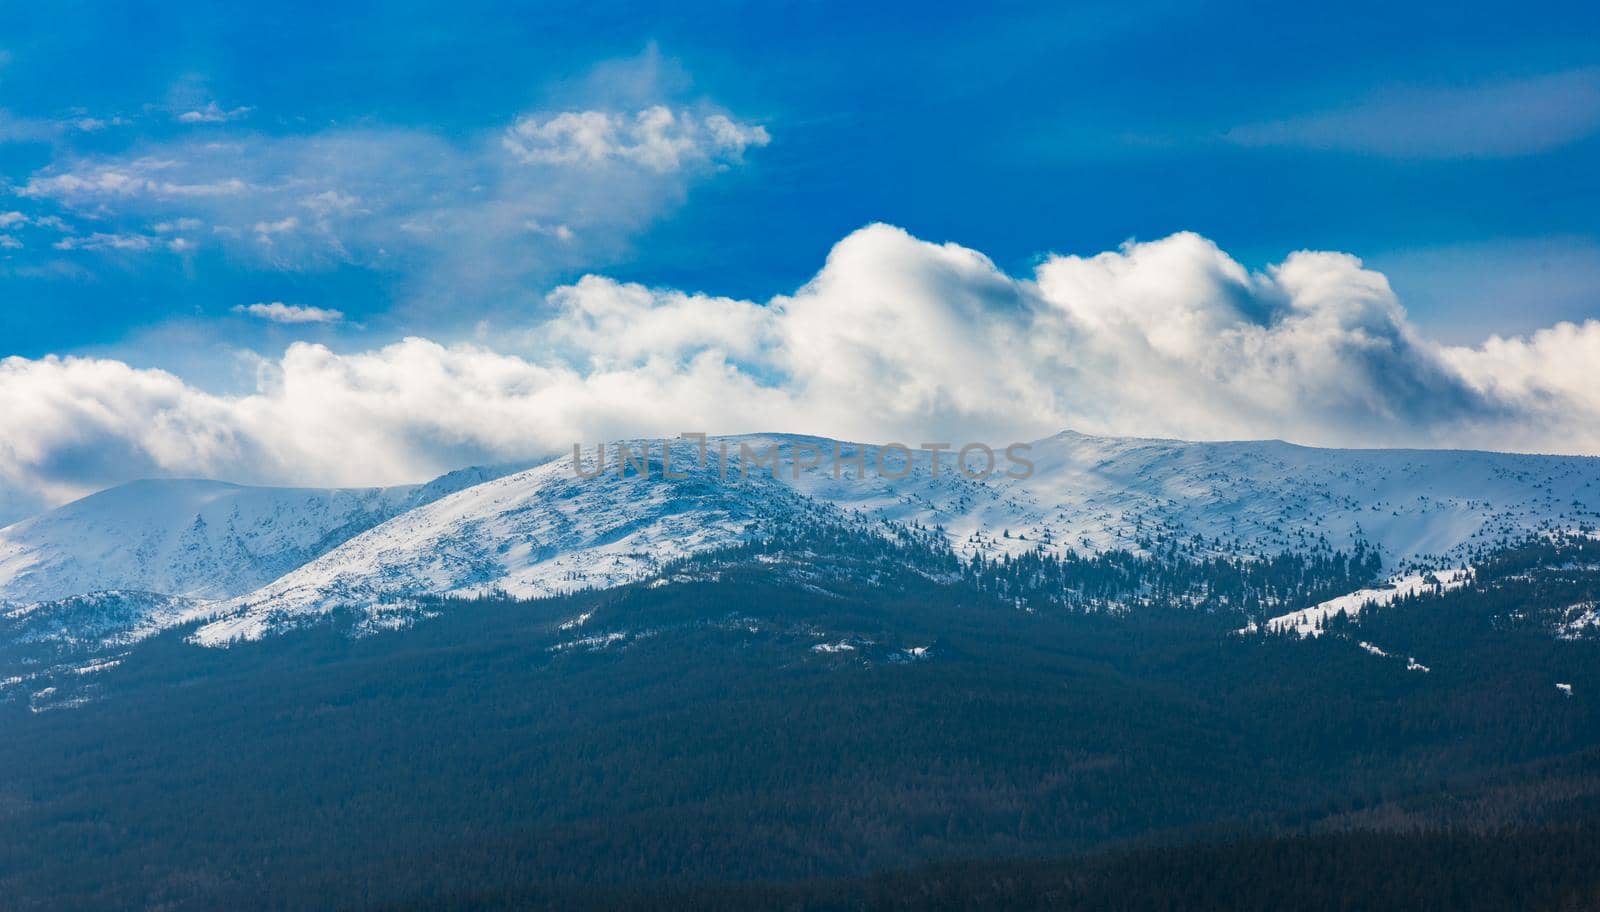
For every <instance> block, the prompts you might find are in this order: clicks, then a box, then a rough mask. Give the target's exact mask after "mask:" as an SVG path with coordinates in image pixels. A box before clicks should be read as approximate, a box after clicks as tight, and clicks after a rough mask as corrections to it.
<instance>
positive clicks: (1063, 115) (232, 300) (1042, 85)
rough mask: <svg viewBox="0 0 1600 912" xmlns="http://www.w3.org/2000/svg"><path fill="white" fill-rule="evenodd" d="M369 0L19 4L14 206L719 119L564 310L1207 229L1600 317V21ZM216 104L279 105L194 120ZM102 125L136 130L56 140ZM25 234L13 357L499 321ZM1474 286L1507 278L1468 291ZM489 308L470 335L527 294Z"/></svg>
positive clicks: (1514, 318) (363, 287) (1448, 12)
mask: <svg viewBox="0 0 1600 912" xmlns="http://www.w3.org/2000/svg"><path fill="white" fill-rule="evenodd" d="M339 6H340V8H338V9H330V5H328V4H295V3H282V4H262V5H253V6H252V5H245V4H239V5H233V4H229V5H219V6H210V5H207V6H197V5H191V4H183V3H152V4H143V3H120V4H109V3H63V4H47V5H32V4H29V5H24V4H11V5H9V6H8V8H7V10H6V11H5V12H0V36H3V37H0V48H3V49H4V52H5V54H6V62H5V64H4V66H3V68H0V107H3V109H4V110H5V112H6V115H5V116H6V118H7V120H6V121H0V124H9V126H4V125H0V136H5V138H6V140H7V141H6V142H5V144H4V145H3V146H0V169H3V179H4V180H5V181H6V182H8V183H9V184H10V185H11V186H12V187H13V188H15V187H17V186H19V185H24V184H26V182H27V180H28V179H29V177H30V176H31V175H33V174H35V173H37V172H39V171H40V170H42V169H46V168H49V167H50V166H51V165H52V163H59V162H61V161H62V160H63V159H64V158H67V157H70V156H72V155H86V154H93V153H102V154H111V155H115V154H129V153H133V152H137V151H138V150H139V149H140V148H141V147H142V146H147V145H149V144H156V143H160V142H171V141H177V140H181V139H183V138H185V137H193V136H194V134H195V133H197V132H199V133H201V134H202V135H205V136H206V137H207V138H218V137H228V138H234V137H242V138H243V139H244V141H245V142H249V141H251V139H253V138H254V139H262V138H270V137H282V136H295V135H307V134H312V133H315V132H316V131H318V130H322V129H328V128H331V127H334V126H350V127H359V126H373V127H382V128H401V129H417V130H424V131H427V132H429V133H431V134H434V135H436V136H438V137H440V138H442V139H444V140H446V141H449V140H457V141H460V140H463V139H464V138H465V137H469V136H471V135H473V134H474V133H477V132H481V131H485V130H492V129H496V128H498V127H500V126H501V125H503V124H505V123H507V122H509V121H511V120H512V119H513V118H515V117H516V116H517V115H519V114H520V113H522V112H526V111H539V110H564V109H567V108H575V107H586V106H589V105H596V104H600V105H614V104H621V103H624V102H630V101H631V102H637V103H639V104H642V103H644V102H646V101H655V100H680V101H695V100H709V101H711V102H712V103H714V104H715V105H717V106H718V107H719V108H721V109H724V110H726V111H728V112H730V113H733V114H734V115H736V116H737V117H739V118H740V119H742V120H746V121H749V122H752V123H758V124H762V125H764V126H765V127H766V128H767V129H768V130H769V131H770V132H771V134H772V136H773V137H774V141H773V142H772V143H771V144H770V145H769V146H768V147H766V148H763V149H761V150H760V151H759V154H753V155H750V156H748V158H747V161H746V163H745V165H744V166H743V167H741V168H738V169H730V171H729V172H728V173H724V174H719V175H716V176H714V177H713V178H712V179H708V180H704V181H700V182H696V185H695V186H693V187H691V188H690V189H689V190H688V192H687V194H686V196H685V198H684V199H683V200H682V202H681V203H674V204H672V205H667V206H662V207H661V208H660V209H658V210H656V211H652V212H651V213H649V215H648V216H647V217H643V218H641V220H640V222H639V223H638V224H636V225H633V226H630V228H629V230H627V231H619V233H618V236H617V237H616V238H615V243H614V244H607V245H604V248H603V249H598V250H595V251H592V252H590V253H588V254H587V255H586V256H585V257H583V258H582V260H581V261H563V262H558V263H553V264H551V266H550V267H549V268H548V270H537V271H533V272H530V273H528V274H527V275H526V279H527V280H528V284H529V285H530V286H541V285H551V284H556V283H559V282H560V281H562V280H564V279H568V278H571V277H573V276H575V275H577V274H580V273H582V272H584V271H589V270H599V271H604V272H606V273H607V274H610V275H615V276H617V277H619V278H626V279H633V280H638V281H643V282H647V283H650V284H663V285H671V286H675V287H684V288H690V289H699V290H706V291H711V292H716V293H719V294H731V295H741V296H753V297H761V296H767V295H771V294H775V293H779V292H784V291H787V290H792V289H793V288H794V287H796V286H797V285H798V284H800V283H801V282H803V281H804V280H805V279H806V278H808V277H809V276H810V275H811V274H812V273H813V272H815V270H816V269H817V267H818V264H819V263H820V261H821V259H822V257H823V256H824V255H825V253H826V251H827V250H828V248H829V247H830V246H831V245H832V244H833V243H835V242H836V241H837V240H838V239H839V238H841V237H843V236H844V235H845V234H846V233H848V232H849V231H850V230H852V229H855V228H858V227H860V226H862V225H864V224H867V223H869V222H873V221H880V220H881V221H888V222H892V223H894V224H897V225H900V226H902V227H905V228H907V229H908V230H910V231H911V232H912V233H913V234H916V235H917V236H919V237H924V238H928V239H931V240H951V241H956V242H958V243H961V244H964V245H968V246H971V247H974V248H976V249H979V250H982V251H984V252H985V253H987V254H988V255H990V256H991V257H993V258H994V259H995V260H996V261H997V262H998V263H1000V264H1001V265H1002V266H1005V267H1008V268H1011V269H1022V268H1025V267H1026V266H1027V264H1028V263H1030V262H1031V261H1032V259H1033V258H1035V257H1037V256H1038V255H1040V254H1042V253H1047V252H1075V253H1076V252H1083V253H1087V252H1093V251H1098V250H1102V249H1107V248H1110V247H1113V246H1115V245H1116V244H1117V243H1119V242H1121V241H1123V240H1125V239H1128V238H1139V239H1149V238H1154V237H1160V236H1163V235H1166V234H1168V233H1170V232H1172V231H1176V230H1194V231H1198V232H1200V233H1202V234H1204V235H1206V236H1207V237H1210V238H1212V239H1214V240H1216V241H1217V242H1218V243H1219V244H1220V245H1221V246H1222V247H1223V248H1224V249H1227V250H1228V251H1230V252H1231V253H1233V254H1234V255H1235V256H1237V257H1239V258H1240V259H1241V260H1242V261H1243V262H1245V263H1246V264H1248V265H1252V266H1254V265H1259V264H1262V263H1266V262H1270V261H1275V260H1277V259H1278V258H1281V257H1282V256H1283V255H1284V254H1285V253H1287V252H1289V251H1291V250H1295V249H1299V248H1327V249H1337V250H1344V251H1350V252H1353V253H1356V254H1357V255H1360V256H1362V257H1363V258H1365V259H1366V260H1368V261H1369V262H1370V263H1373V264H1375V265H1378V266H1380V267H1388V268H1389V271H1390V272H1391V278H1392V279H1393V280H1394V282H1395V284H1396V285H1397V288H1398V290H1399V292H1400V293H1401V296H1402V299H1403V300H1405V301H1406V302H1407V304H1408V305H1409V306H1410V309H1411V311H1412V313H1413V316H1414V317H1415V318H1416V319H1417V320H1418V321H1419V322H1421V323H1422V324H1423V325H1425V326H1430V327H1436V328H1437V329H1438V330H1439V331H1440V332H1441V333H1444V334H1446V335H1449V336H1451V337H1453V338H1455V339H1456V340H1457V341H1469V340H1472V339H1473V336H1474V335H1481V334H1483V333H1484V332H1486V331H1489V330H1500V331H1508V332H1520V331H1527V330H1530V329H1533V328H1535V327H1537V326H1541V325H1544V324H1546V323H1550V322H1554V320H1555V319H1560V318H1569V319H1570V318H1574V317H1581V316H1584V315H1587V314H1591V313H1593V312H1594V310H1595V305H1594V303H1593V301H1594V298H1593V295H1592V290H1593V288H1594V284H1593V283H1594V282H1595V281H1596V280H1600V246H1597V244H1600V241H1597V239H1596V232H1597V231H1600V225H1597V223H1596V216H1595V213H1596V212H1597V211H1600V167H1597V166H1600V139H1597V138H1596V137H1597V135H1600V87H1597V86H1600V70H1595V69H1592V68H1594V67H1597V66H1600V37H1597V36H1600V22H1597V18H1600V14H1597V13H1596V11H1595V10H1594V9H1593V7H1592V6H1591V5H1583V4H1571V5H1568V6H1564V7H1562V6H1557V7H1539V6H1537V5H1533V4H1518V5H1512V6H1507V7H1503V8H1499V9H1495V8H1489V7H1480V6H1476V5H1472V4H1464V5H1449V6H1439V7H1434V8H1412V7H1409V6H1408V5H1403V4H1379V5H1373V6H1370V7H1362V6H1361V5H1343V6H1341V7H1340V9H1339V11H1337V12H1334V11H1331V10H1328V9H1323V8H1309V9H1306V8H1291V7H1287V6H1286V7H1280V8H1277V9H1274V10H1272V11H1270V12H1268V11H1266V10H1263V9H1259V8H1252V7H1248V6H1245V7H1231V8H1230V7H1227V6H1218V5H1210V4H1205V5H1202V4H1188V3H1106V4H1079V5H1062V4H1047V5H1039V6H1036V7H1032V8H1030V7H1028V6H1026V5H1007V6H1006V7H1005V8H1004V9H1003V10H997V11H984V12H979V11H978V9H977V8H972V7H962V8H959V9H958V8H952V9H947V10H940V9H938V8H932V7H928V6H925V5H921V4H918V5H905V6H898V7H897V6H894V5H884V6H879V7H877V8H875V9H873V10H870V11H865V10H861V9H860V8H859V7H858V6H857V5H829V4H813V3H804V4H723V3H710V4H695V5H688V6H683V5H675V4H674V5H664V6H661V7H646V6H639V5H630V4H591V3H582V4H544V5H536V6H527V7H520V8H514V7H506V6H495V5H478V4H462V3H450V4H433V3H393V2H385V3H371V4H348V5H339ZM651 54H656V55H659V60H658V61H657V62H656V63H654V64H647V63H644V62H642V60H641V58H643V57H645V56H648V55H651ZM630 59H633V60H635V61H640V63H639V65H638V66H637V67H635V68H634V69H635V71H634V72H628V69H629V68H628V63H627V62H628V61H629V60H630ZM597 67H600V68H602V69H604V68H607V67H609V68H611V69H612V70H613V71H615V75H614V77H613V78H611V79H609V80H608V79H607V77H604V76H601V77H598V78H596V77H595V70H596V68H597ZM652 68H653V69H654V70H655V71H656V72H655V74H654V75H653V76H652V75H651V74H650V73H649V72H648V71H649V70H650V69H652ZM630 82H632V83H633V84H631V85H630V84H629V83H630ZM629 94H632V95H634V96H635V97H634V98H632V99H628V98H627V97H626V96H628V95H629ZM206 105H217V106H219V108H218V110H219V111H220V112H221V113H222V114H223V116H226V112H228V111H232V110H235V109H246V108H247V109H248V110H241V111H240V114H239V116H238V118H237V119H236V120H233V121H231V122H228V123H216V124H186V123H182V122H176V121H174V120H173V119H172V115H173V114H175V113H176V114H182V113H186V112H188V111H202V110H204V109H205V106H206ZM179 108H183V109H184V110H183V111H178V109H179ZM1421 109H1427V110H1428V111H1431V112H1434V119H1433V120H1432V121H1428V120H1427V119H1425V118H1421V117H1419V111H1420V110H1421ZM1480 109H1481V110H1480ZM91 118H92V119H96V120H101V121H106V122H114V121H115V120H116V119H119V118H120V119H122V120H124V121H126V123H124V124H114V125H111V126H106V127H104V128H102V129H98V130H95V131H93V132H85V131H81V130H70V129H69V130H67V131H65V133H53V132H52V131H51V130H49V129H47V128H46V125H47V124H49V123H51V122H53V121H61V120H69V119H80V120H86V119H91ZM1318 118H1322V119H1323V120H1322V121H1319V120H1318ZM1419 120H1420V121H1422V122H1419ZM1452 121H1459V123H1452ZM19 122H20V124H21V126H19ZM1319 123H1320V127H1319ZM28 124H32V125H33V126H32V127H31V128H29V127H28V126H27V125H28ZM197 127H198V128H199V129H198V130H197V129H196V128H197ZM1319 130H1321V131H1322V133H1326V134H1329V135H1334V134H1337V135H1341V136H1345V137H1347V141H1345V142H1330V141H1329V135H1322V133H1319ZM1241 131H1244V132H1241ZM1252 131H1253V132H1252ZM1412 132H1415V133H1418V134H1420V135H1417V136H1409V134H1410V133H1412ZM1396 134H1399V135H1400V137H1401V138H1399V139H1393V138H1392V137H1394V136H1395V135H1396ZM1241 136H1242V137H1243V138H1240V137H1241ZM1508 136H1509V137H1523V139H1521V140H1519V141H1515V142H1506V141H1505V138H1506V137H1508ZM30 137H31V141H30ZM33 202H36V201H29V200H15V201H13V203H12V204H8V205H7V206H6V207H5V208H6V209H11V210H19V211H25V212H26V211H29V209H30V206H29V205H28V204H29V203H33ZM46 202H47V201H46ZM39 208H48V207H39ZM109 221H110V222H112V223H117V222H118V221H119V220H118V219H115V218H112V219H109ZM92 227H104V226H86V228H92ZM121 227H122V228H124V230H126V226H125V225H123V226H121ZM19 240H21V241H22V242H23V243H27V244H28V246H27V247H26V248H23V249H20V250H10V251H6V252H5V256H6V258H7V261H8V263H9V264H10V265H11V267H12V269H11V270H10V273H9V275H7V276H6V278H5V279H4V287H5V297H6V299H7V303H6V306H5V307H4V311H3V314H0V321H3V322H0V339H4V348H5V350H6V353H7V354H23V355H29V356H37V355H40V354H44V353H46V352H60V351H75V350H82V349H102V348H107V347H109V348H110V349H111V350H117V346H118V343H120V342H123V341H125V340H128V339H130V338H136V337H140V336H141V333H144V332H148V331H149V330H151V329H152V328H156V327H161V326H162V325H163V324H164V323H167V322H170V321H182V322H184V323H185V324H189V323H191V322H194V321H196V320H198V321H200V322H210V321H220V322H221V323H223V324H224V325H218V326H208V327H206V330H207V334H211V333H214V334H216V335H217V336H218V337H219V338H222V339H224V340H226V341H227V342H229V343H230V344H231V343H247V342H251V341H252V334H254V333H260V332H262V331H264V328H262V327H241V326H237V325H234V324H237V323H238V322H239V321H236V320H232V319H225V317H229V316H231V313H230V308H231V307H232V306H234V305H236V304H239V303H245V304H248V303H253V302H256V301H274V300H280V299H281V300H286V301H287V300H291V299H292V300H294V301H296V302H302V303H306V304H309V305H320V306H327V307H336V308H337V309H339V310H341V311H343V312H345V313H347V314H353V315H360V316H361V317H362V318H364V319H365V323H366V327H367V330H368V331H369V332H379V333H384V332H389V333H393V332H404V331H407V330H413V329H414V330H419V331H420V330H423V329H427V330H429V331H433V332H449V331H452V330H458V329H460V328H461V327H462V326H466V325H470V324H471V322H473V321H472V320H471V319H461V320H459V321H458V323H459V325H457V326H447V325H444V324H447V323H449V322H451V321H450V320H440V319H438V318H437V317H438V315H437V314H432V313H427V314H419V313H406V314H405V315H403V316H402V315H396V316H394V317H393V318H392V319H385V318H381V317H379V315H382V314H386V313H388V312H390V311H392V310H400V311H406V308H403V307H399V306H398V305H400V304H403V303H404V298H405V297H406V295H407V291H406V289H405V288H404V287H402V286H404V285H405V283H406V280H407V279H408V278H411V277H410V276H408V275H406V274H405V273H406V271H407V269H408V266H407V265H406V264H398V265H397V266H393V267H385V268H384V269H378V270H375V269H371V268H366V267H363V266H361V265H357V264H349V263H334V262H324V263H321V264H318V265H317V266H316V267H314V268H301V267H295V268H289V267H286V266H285V265H284V264H277V265H272V264H268V265H263V264H261V263H259V262H243V263H241V262H239V261H238V260H239V258H238V257H237V256H229V255H228V254H227V253H225V252H220V253H219V252H217V251H215V250H212V249H207V248H206V247H203V246H202V247H201V249H199V250H197V252H195V253H194V254H191V255H189V256H185V257H178V258H173V257H165V258H157V257H150V256H146V257H132V256H128V255H125V254H123V255H118V254H116V253H115V252H112V253H111V254H110V255H107V253H106V252H104V251H93V250H80V251H53V250H49V249H48V248H45V249H40V244H41V243H42V242H43V240H44V239H43V237H42V236H41V237H40V238H39V239H38V241H39V243H29V241H30V239H29V238H26V237H19ZM44 267H50V268H44ZM417 268H427V267H426V266H418V267H417ZM1474 271H1492V272H1493V276H1492V277H1491V276H1484V277H1483V278H1482V279H1481V280H1472V279H1468V280H1463V278H1462V274H1463V273H1466V274H1468V275H1470V274H1472V273H1473V272H1474ZM41 273H42V274H43V275H42V276H41V275H40V274H41ZM30 276H31V277H30ZM1479 288H1483V289H1484V290H1486V291H1487V290H1493V291H1494V292H1496V293H1498V294H1510V295H1512V296H1513V297H1514V299H1515V300H1511V301H1498V300H1493V299H1486V298H1485V296H1484V295H1483V294H1478V293H1476V290H1477V289H1479ZM480 294H481V296H482V300H474V301H465V302H459V303H460V309H459V311H457V312H454V313H452V314H451V315H450V316H452V317H461V318H464V317H475V314H474V313H472V312H473V311H476V310H478V309H482V310H484V311H485V312H490V311H493V310H495V309H496V308H498V307H502V306H506V305H507V304H508V303H510V304H511V306H525V305H526V301H527V299H526V298H517V297H516V296H515V295H511V294H508V293H507V292H506V291H505V290H504V289H500V288H492V289H483V290H481V291H478V292H474V296H477V295H480ZM508 297H510V298H516V300H515V301H513V302H507V301H506V300H505V299H506V298H508ZM375 317H379V318H376V319H374V318H375ZM189 332H193V328H192V327H191V328H190V330H189ZM183 338H185V339H188V338H190V335H189V334H188V333H185V334H184V336H183ZM185 347H186V346H185Z"/></svg>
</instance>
